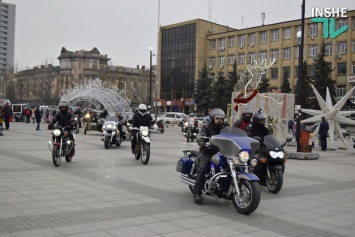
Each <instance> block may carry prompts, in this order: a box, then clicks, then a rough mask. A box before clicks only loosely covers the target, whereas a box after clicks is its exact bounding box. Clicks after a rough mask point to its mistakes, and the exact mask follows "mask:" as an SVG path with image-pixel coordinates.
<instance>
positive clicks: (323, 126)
mask: <svg viewBox="0 0 355 237" xmlns="http://www.w3.org/2000/svg"><path fill="white" fill-rule="evenodd" d="M328 130H329V124H328V122H327V121H325V117H322V122H321V123H320V125H319V131H318V135H319V137H320V141H321V145H322V151H326V150H327V135H328Z"/></svg>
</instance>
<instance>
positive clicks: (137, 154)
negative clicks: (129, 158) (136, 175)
mask: <svg viewBox="0 0 355 237" xmlns="http://www.w3.org/2000/svg"><path fill="white" fill-rule="evenodd" d="M141 154H142V151H141V145H140V144H138V143H137V145H136V154H134V157H135V158H136V160H139V159H140V158H141Z"/></svg>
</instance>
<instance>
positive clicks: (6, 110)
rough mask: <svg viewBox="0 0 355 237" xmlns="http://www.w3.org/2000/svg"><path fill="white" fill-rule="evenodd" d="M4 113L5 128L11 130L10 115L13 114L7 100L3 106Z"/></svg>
mask: <svg viewBox="0 0 355 237" xmlns="http://www.w3.org/2000/svg"><path fill="white" fill-rule="evenodd" d="M2 111H3V115H4V118H5V128H6V130H9V128H10V116H11V115H12V109H11V106H10V103H9V102H6V104H5V107H4V108H3V110H2Z"/></svg>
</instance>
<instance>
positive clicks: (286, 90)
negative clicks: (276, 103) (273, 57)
mask: <svg viewBox="0 0 355 237" xmlns="http://www.w3.org/2000/svg"><path fill="white" fill-rule="evenodd" d="M281 92H282V93H290V92H291V87H290V82H289V81H288V75H287V72H285V73H284V78H283V80H282V85H281Z"/></svg>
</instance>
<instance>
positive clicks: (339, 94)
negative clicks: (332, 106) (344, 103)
mask: <svg viewBox="0 0 355 237" xmlns="http://www.w3.org/2000/svg"><path fill="white" fill-rule="evenodd" d="M336 93H337V97H343V96H344V95H345V94H346V86H345V85H338V87H337V92H336Z"/></svg>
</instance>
